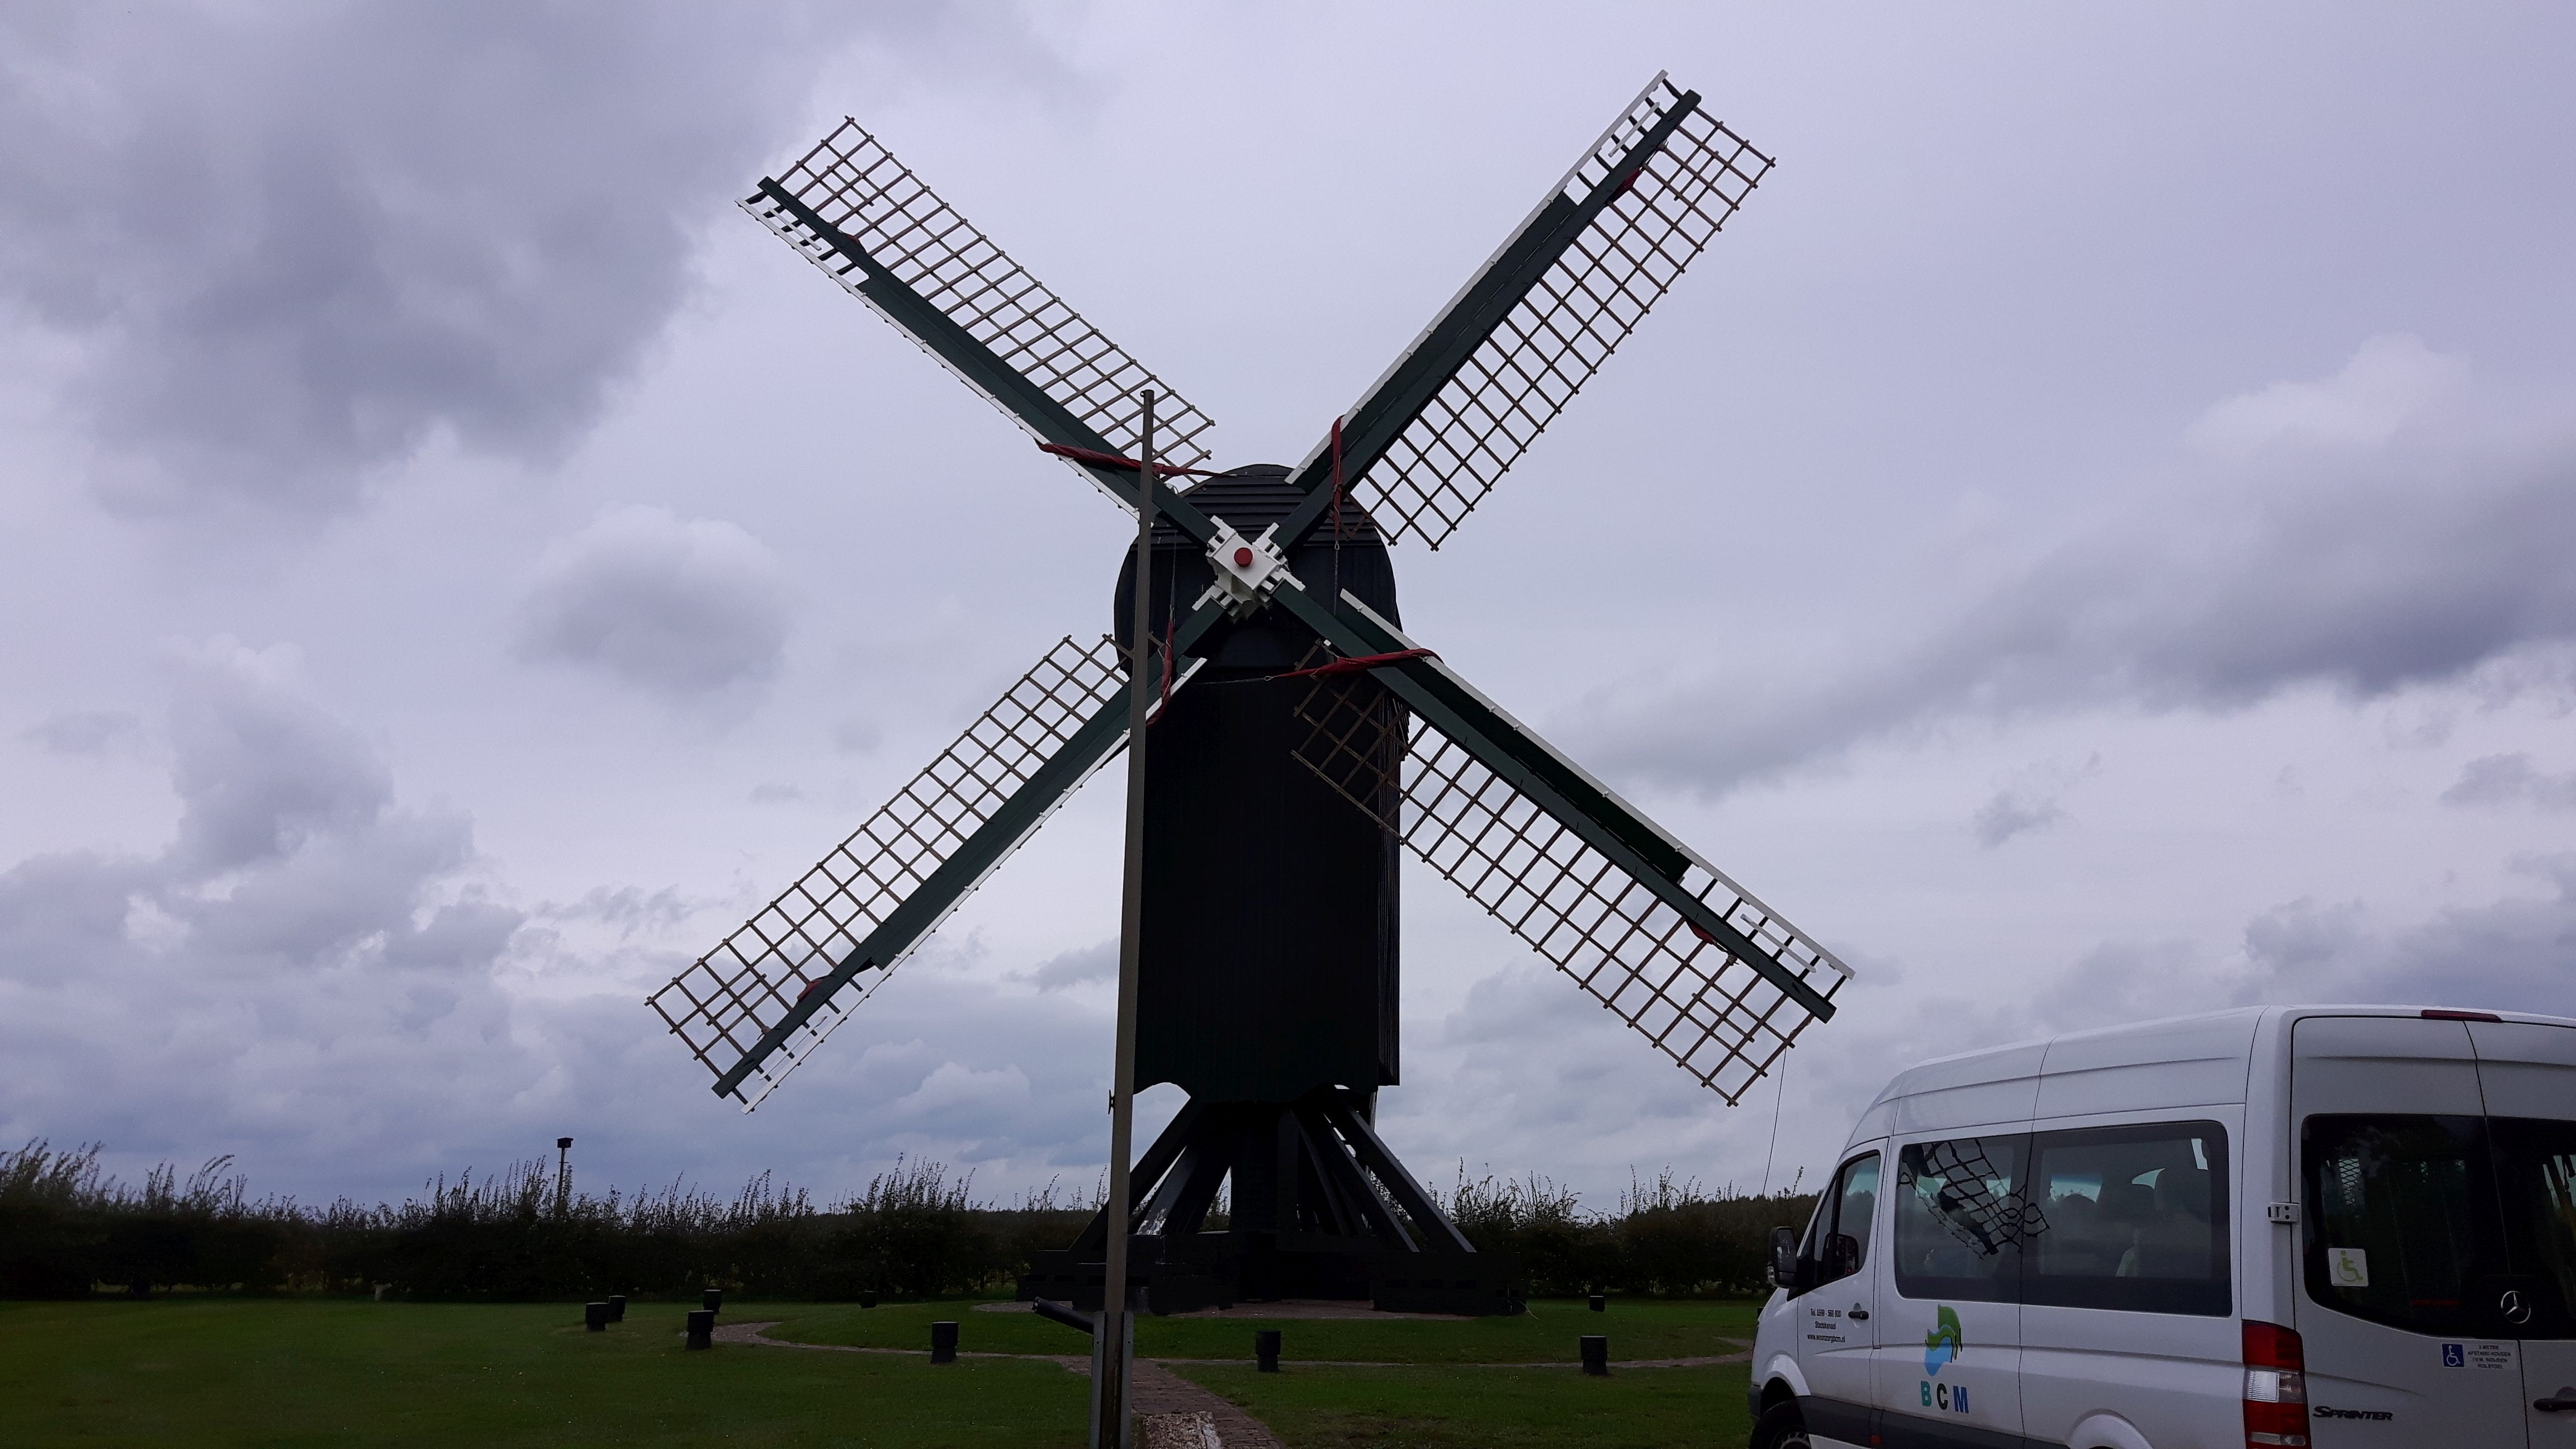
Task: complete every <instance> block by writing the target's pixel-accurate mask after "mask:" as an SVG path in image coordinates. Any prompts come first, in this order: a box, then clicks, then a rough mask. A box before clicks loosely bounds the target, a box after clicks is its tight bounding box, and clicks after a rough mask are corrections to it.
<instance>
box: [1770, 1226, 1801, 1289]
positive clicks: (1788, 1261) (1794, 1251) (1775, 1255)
mask: <svg viewBox="0 0 2576 1449" xmlns="http://www.w3.org/2000/svg"><path fill="white" fill-rule="evenodd" d="M1798 1268H1799V1263H1798V1234H1797V1233H1796V1231H1794V1230H1793V1229H1789V1228H1773V1229H1772V1230H1771V1284H1772V1286H1773V1287H1775V1288H1786V1289H1788V1290H1789V1291H1790V1292H1792V1293H1795V1292H1797V1291H1798V1290H1799V1289H1801V1288H1804V1287H1805V1286H1807V1285H1806V1284H1805V1283H1804V1282H1803V1281H1801V1280H1802V1279H1803V1277H1804V1276H1805V1275H1803V1274H1801V1273H1800V1272H1799V1271H1798Z"/></svg>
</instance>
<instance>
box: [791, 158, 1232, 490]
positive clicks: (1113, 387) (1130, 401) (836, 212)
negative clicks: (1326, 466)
mask: <svg viewBox="0 0 2576 1449" xmlns="http://www.w3.org/2000/svg"><path fill="white" fill-rule="evenodd" d="M777 180H778V184H779V186H780V187H781V188H782V189H784V190H785V191H786V192H787V193H788V194H789V195H791V196H793V197H795V198H796V199H798V200H799V201H802V202H804V203H805V204H806V205H807V206H810V207H812V208H813V209H814V210H815V212H816V213H817V214H818V215H820V216H821V217H822V218H823V220H824V221H825V222H827V223H829V224H830V225H832V226H833V227H834V228H836V229H838V230H840V231H841V232H843V233H845V234H847V235H848V236H850V237H851V238H852V239H854V240H856V241H857V242H858V243H859V245H860V246H861V247H863V248H865V249H866V251H867V253H868V255H869V256H871V257H873V258H875V259H876V261H877V264H878V265H879V266H882V267H884V268H885V269H886V270H887V272H888V273H889V274H890V275H892V276H893V277H895V278H896V279H897V280H899V281H901V282H902V283H903V284H904V285H905V286H908V287H910V288H912V289H913V290H914V291H916V292H918V293H920V294H921V295H922V297H923V298H924V299H925V300H927V301H928V302H929V303H930V304H931V305H932V306H934V307H936V308H938V309H939V310H940V311H941V312H943V313H945V314H946V315H947V317H948V319H949V320H950V321H952V322H955V323H956V324H957V325H958V326H960V327H963V328H965V329H966V331H967V332H968V333H969V334H971V335H972V336H973V337H974V338H975V340H976V341H978V342H981V343H983V344H984V345H985V346H986V347H988V348H991V349H992V351H993V353H994V355H996V356H998V357H999V358H1001V360H1002V361H1003V362H1004V363H1006V364H1008V365H1009V366H1010V367H1011V368H1012V369H1013V370H1015V371H1017V372H1018V373H1019V374H1020V375H1021V376H1023V377H1026V378H1027V379H1028V380H1029V381H1030V382H1032V383H1034V384H1036V385H1037V387H1038V389H1039V390H1040V391H1041V392H1044V393H1045V394H1046V395H1047V396H1048V397H1051V398H1053V399H1055V400H1056V401H1057V402H1059V403H1061V404H1063V405H1064V407H1065V410H1066V411H1068V412H1070V413H1072V414H1073V415H1074V416H1075V417H1077V418H1080V419H1081V420H1082V421H1083V422H1085V423H1087V424H1089V425H1090V427H1091V429H1092V430H1093V431H1094V432H1097V433H1099V434H1100V435H1101V436H1102V437H1104V438H1106V439H1108V440H1109V443H1110V446H1111V447H1112V448H1113V449H1114V450H1116V451H1118V452H1120V453H1122V454H1125V455H1126V456H1129V457H1133V456H1135V454H1136V452H1137V449H1138V444H1139V442H1140V438H1139V433H1138V427H1137V424H1138V421H1139V418H1138V407H1139V405H1138V403H1137V399H1136V394H1137V392H1138V391H1139V390H1140V389H1143V388H1147V387H1151V388H1153V389H1154V391H1155V392H1156V393H1157V394H1158V395H1159V396H1158V397H1157V400H1156V402H1155V405H1154V447H1155V456H1156V457H1157V458H1158V459H1160V460H1161V461H1164V462H1167V463H1171V464H1173V465H1175V466H1179V467H1196V466H1198V465H1199V464H1200V463H1203V462H1205V461H1206V460H1207V458H1208V450H1207V447H1206V445H1205V444H1204V443H1202V442H1201V441H1200V437H1201V435H1202V434H1204V433H1206V432H1207V431H1208V430H1209V429H1210V428H1212V427H1214V426H1215V424H1214V423H1213V422H1212V421H1211V420H1210V419H1209V418H1208V415H1207V414H1205V413H1203V412H1200V411H1199V410H1198V408H1197V407H1196V406H1195V405H1193V404H1192V403H1190V402H1189V401H1188V400H1187V399H1185V398H1183V397H1181V396H1179V395H1178V394H1176V393H1174V392H1173V391H1172V390H1171V388H1170V386H1169V385H1168V384H1166V383H1165V382H1164V381H1163V380H1162V379H1161V378H1159V377H1157V376H1155V375H1154V374H1153V373H1152V372H1151V371H1149V370H1148V369H1147V368H1146V367H1145V365H1144V364H1143V363H1141V362H1138V361H1137V360H1136V359H1135V358H1134V357H1132V356H1130V355H1129V354H1128V353H1127V351H1126V350H1125V349H1124V348H1121V347H1120V346H1118V344H1116V343H1114V342H1112V341H1110V340H1109V339H1108V337H1106V336H1104V335H1103V334H1102V333H1101V331H1100V329H1099V328H1097V327H1094V326H1092V325H1091V324H1090V323H1089V322H1087V321H1085V320H1083V317H1082V314H1081V313H1079V312H1076V311H1074V310H1073V309H1072V308H1071V307H1068V306H1066V305H1065V303H1064V299H1062V298H1060V297H1058V296H1057V295H1056V294H1055V293H1054V292H1053V291H1051V290H1049V289H1048V287H1047V286H1046V284H1045V283H1043V282H1040V281H1039V280H1038V279H1037V278H1035V277H1033V276H1031V275H1029V273H1028V271H1027V270H1026V269H1025V268H1023V267H1022V266H1021V265H1020V264H1019V263H1017V262H1015V261H1013V260H1011V258H1010V255H1009V254H1008V253H1006V252H1004V251H1003V250H1002V249H1001V248H1000V247H998V246H995V245H994V244H993V242H992V239H991V238H989V237H987V236H985V235H984V233H983V232H981V231H979V230H977V229H976V227H975V225H974V223H972V222H969V221H968V220H967V219H966V218H965V217H964V216H962V215H960V214H959V213H958V211H957V209H956V208H955V207H953V206H950V205H949V204H948V203H947V202H945V201H943V200H941V199H940V197H939V194H938V193H937V192H935V191H932V190H931V189H930V188H929V187H928V186H927V185H924V184H923V183H922V181H921V179H920V178H919V177H917V176H915V175H913V174H912V171H911V169H910V168H909V167H906V166H905V165H904V164H903V163H902V162H901V161H898V160H896V159H895V157H894V153H893V152H891V151H888V150H887V149H886V148H885V146H884V144H883V143H881V142H879V141H878V140H877V139H876V137H874V136H871V135H869V134H868V133H867V132H866V131H865V130H862V129H861V128H860V126H859V123H858V122H857V121H855V120H846V119H845V120H844V121H843V122H842V124H841V128H840V129H839V130H837V131H834V132H833V133H832V134H831V135H829V136H826V137H824V138H823V139H822V140H821V141H820V142H818V143H817V144H816V145H815V147H814V149H813V150H811V151H808V152H807V153H805V156H804V158H803V159H802V160H800V161H798V162H797V163H796V164H795V165H794V166H792V167H789V168H788V170H787V172H786V173H785V174H784V175H782V176H780V177H778V178H777ZM740 205H741V206H742V209H743V210H745V211H747V212H750V213H751V214H752V216H753V217H755V218H756V219H758V220H759V222H760V224H761V225H763V226H766V227H768V228H769V229H770V230H771V231H774V232H776V233H778V235H779V236H780V237H782V238H784V239H785V240H786V241H787V243H788V244H789V245H790V246H793V247H795V248H796V249H797V250H798V251H799V252H802V253H804V255H805V259H806V260H808V261H810V262H812V263H813V264H814V265H815V266H817V267H820V268H822V269H823V271H824V272H825V273H826V274H827V275H829V276H830V277H831V278H832V280H834V281H836V282H838V283H840V284H841V285H842V287H844V288H846V289H847V290H848V291H849V292H850V294H851V295H852V296H855V297H857V298H858V299H859V300H861V301H863V302H867V303H868V305H869V306H870V307H874V306H875V305H876V303H875V302H874V301H873V300H872V299H870V298H869V297H868V295H867V294H866V293H864V292H861V291H860V290H859V284H860V283H861V282H863V281H865V280H866V274H865V272H864V271H863V270H862V269H861V268H860V266H859V264H858V263H856V262H853V261H851V260H850V259H848V258H847V257H844V256H842V255H841V254H840V253H838V252H837V251H835V250H833V249H832V247H831V246H830V245H829V244H828V243H826V242H824V241H823V240H822V239H821V238H819V237H816V236H815V235H813V234H812V233H811V232H809V231H808V230H807V229H806V228H805V226H804V224H803V223H802V222H800V221H798V220H797V219H796V216H795V214H794V213H792V212H790V211H788V210H787V209H786V208H785V207H782V206H780V205H778V204H777V203H776V202H775V201H773V200H772V199H771V198H770V197H768V196H767V195H765V194H763V193H760V192H754V193H752V194H751V195H750V196H748V197H746V198H744V199H743V201H742V202H741V203H740ZM888 320H889V321H891V320H892V319H891V318H889V319H888ZM896 330H898V331H902V330H904V329H903V328H902V327H901V325H900V324H897V329H896ZM905 335H906V336H910V335H911V334H910V333H909V332H906V333H905ZM915 341H919V339H917V338H916V339H915ZM922 350H923V351H925V352H929V353H930V355H931V356H932V357H934V358H939V354H938V353H937V352H936V351H933V350H932V349H931V348H929V347H928V346H926V345H925V346H924V347H923V348H922ZM939 362H940V365H941V366H943V367H946V366H948V362H947V359H945V358H939ZM950 370H951V371H955V369H954V368H951V369H950ZM960 375H961V376H963V375H962V374H960ZM967 385H968V386H970V387H972V386H974V381H973V379H971V378H969V379H967ZM977 391H979V392H981V391H982V389H981V388H977ZM987 400H988V401H989V400H990V398H989V396H988V399H987ZM995 405H996V406H999V404H998V403H996V404H995ZM1002 413H1003V415H1004V416H1005V417H1009V418H1011V420H1012V421H1013V422H1021V420H1020V419H1019V418H1018V417H1017V416H1016V415H1014V414H1013V413H1012V412H1011V410H1010V409H1008V408H1003V409H1002ZM1021 426H1023V427H1026V426H1027V424H1026V423H1021ZM1039 441H1041V442H1046V441H1051V440H1049V439H1044V438H1041V439H1039Z"/></svg>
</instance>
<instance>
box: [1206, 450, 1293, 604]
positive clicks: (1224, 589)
mask: <svg viewBox="0 0 2576 1449" xmlns="http://www.w3.org/2000/svg"><path fill="white" fill-rule="evenodd" d="M1278 472H1279V473H1280V474H1281V475H1282V476H1285V475H1286V473H1287V470H1286V469H1284V468H1282V469H1279V470H1278ZM1278 532H1279V525H1277V524H1275V523H1274V524H1272V525H1270V526H1269V527H1268V528H1265V529H1263V530H1261V536H1260V537H1259V538H1255V539H1251V540H1248V541H1247V540H1246V539H1245V538H1244V536H1243V535H1242V534H1240V533H1237V532H1235V530H1234V525H1232V524H1230V523H1227V522H1226V521H1225V520H1224V519H1222V518H1220V519H1218V520H1216V536H1215V537H1214V538H1211V539H1209V540H1208V546H1207V558H1208V565H1209V567H1210V568H1211V569H1212V570H1214V572H1215V574H1216V578H1215V580H1214V581H1213V582H1211V583H1210V584H1209V585H1208V588H1207V592H1206V593H1203V594H1201V595H1199V597H1198V603H1200V604H1207V603H1216V604H1221V605H1223V606H1224V608H1225V611H1226V613H1227V614H1228V615H1229V616H1231V617H1233V618H1236V619H1245V618H1249V617H1251V616H1252V615H1253V614H1254V613H1255V612H1256V611H1258V610H1259V609H1260V608H1261V606H1262V605H1264V604H1267V603H1269V602H1270V596H1271V595H1272V594H1274V593H1276V592H1278V590H1279V586H1280V585H1281V584H1283V583H1286V584H1292V585H1296V586H1297V587H1300V588H1302V587H1304V586H1303V585H1302V584H1297V576H1296V575H1295V574H1294V573H1292V572H1290V571H1289V568H1288V556H1287V555H1286V554H1284V553H1282V552H1280V550H1279V545H1278V544H1276V543H1274V542H1272V541H1271V540H1272V538H1273V537H1274V536H1275V535H1276V534H1277V533H1278ZM1196 606H1197V605H1195V604H1194V605H1192V607H1193V608H1195V607H1196Z"/></svg>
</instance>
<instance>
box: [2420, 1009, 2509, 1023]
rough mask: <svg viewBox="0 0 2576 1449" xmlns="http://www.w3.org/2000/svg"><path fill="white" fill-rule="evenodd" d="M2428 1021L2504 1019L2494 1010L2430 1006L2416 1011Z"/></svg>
mask: <svg viewBox="0 0 2576 1449" xmlns="http://www.w3.org/2000/svg"><path fill="white" fill-rule="evenodd" d="M2415 1014H2416V1015H2418V1016H2420V1017H2422V1018H2424V1019H2425V1020H2426V1021H2502V1020H2504V1018H2503V1017H2501V1016H2498V1015H2496V1014H2495V1013H2494V1012H2492V1011H2454V1010H2452V1009H2451V1008H2449V1007H2446V1006H2428V1007H2426V1008H2424V1009H2423V1010H2422V1011H2419V1012H2417V1013H2415Z"/></svg>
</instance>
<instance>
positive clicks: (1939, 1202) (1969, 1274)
mask: <svg viewBox="0 0 2576 1449" xmlns="http://www.w3.org/2000/svg"><path fill="white" fill-rule="evenodd" d="M2023 1144H2024V1139H2022V1138H2020V1137H1963V1138H1956V1139H1953V1140H1951V1141H1947V1142H1917V1143H1912V1144H1910V1145H1908V1146H1907V1147H1905V1148H1904V1149H1903V1150H1902V1151H1901V1152H1900V1153H1899V1154H1898V1156H1897V1164H1896V1207H1895V1211H1896V1247H1895V1253H1896V1256H1895V1259H1894V1263H1895V1268H1896V1291H1897V1292H1899V1293H1901V1294H1903V1295H1905V1296H1906V1297H1908V1298H1964V1299H1970V1300H1982V1301H1986V1302H2010V1301H2011V1299H2012V1297H2013V1288H2014V1280H2015V1279H2016V1278H2017V1277H2018V1276H2019V1274H2020V1271H2021V1242H2022V1236H2023V1226H2022V1204H2021V1196H2020V1190H2021V1164H2022V1154H2023Z"/></svg>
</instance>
